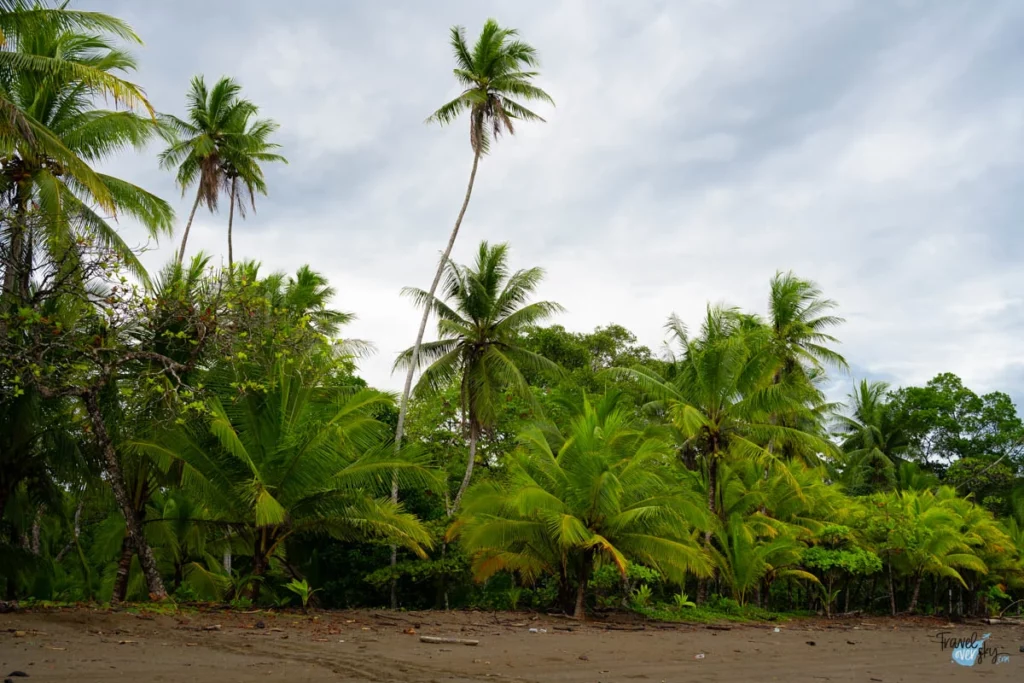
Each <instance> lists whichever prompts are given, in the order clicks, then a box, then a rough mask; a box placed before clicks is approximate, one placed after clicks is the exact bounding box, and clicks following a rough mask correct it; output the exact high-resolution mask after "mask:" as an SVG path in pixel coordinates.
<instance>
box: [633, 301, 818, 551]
mask: <svg viewBox="0 0 1024 683" xmlns="http://www.w3.org/2000/svg"><path fill="white" fill-rule="evenodd" d="M669 328H670V330H671V331H672V332H673V333H674V334H675V335H676V337H677V339H678V340H679V341H680V342H681V344H682V345H683V354H682V357H681V359H680V360H678V361H677V362H676V363H675V364H674V365H673V366H672V367H671V368H670V370H671V377H670V378H669V379H666V378H664V377H661V376H659V375H657V374H656V373H654V372H653V371H651V370H650V369H646V368H617V369H615V370H614V371H613V372H615V373H616V374H618V375H620V376H623V377H628V378H631V379H632V380H634V381H636V382H637V383H639V384H640V386H641V387H643V388H644V389H645V390H646V391H647V392H648V394H649V395H650V396H652V397H653V398H654V399H655V401H656V402H657V404H658V405H660V406H661V407H662V408H663V409H664V410H665V412H666V414H667V415H668V417H669V419H670V420H671V421H672V424H673V426H674V427H675V428H676V430H677V431H678V435H679V437H680V439H681V442H680V444H679V448H680V449H682V450H693V451H695V452H696V453H698V455H699V456H700V457H701V459H702V460H703V463H704V469H705V473H706V482H707V506H708V510H709V512H711V513H712V515H717V511H718V509H719V507H720V506H719V504H718V502H717V501H718V500H720V496H721V491H720V490H719V488H718V486H717V474H718V467H719V463H720V462H721V461H722V460H724V459H725V458H726V457H732V458H736V459H739V460H751V461H753V462H755V463H757V464H758V465H759V466H761V467H769V466H771V467H774V466H776V465H779V464H780V463H781V460H780V459H779V455H778V453H777V452H773V450H772V449H771V448H769V447H768V446H769V444H776V445H792V446H793V447H794V448H796V449H800V450H808V451H814V452H817V453H826V452H829V451H830V446H829V444H828V443H827V442H826V441H825V440H824V439H822V438H820V437H819V436H818V435H816V434H813V433H808V432H806V431H802V430H801V429H799V428H796V427H788V426H786V425H782V424H776V423H775V422H774V421H773V420H772V419H771V416H772V415H777V414H780V413H790V414H799V413H801V412H804V411H805V407H804V403H803V401H802V398H803V396H802V395H801V394H799V393H794V392H792V391H786V390H785V389H784V388H783V387H779V386H777V385H775V384H773V382H772V378H773V376H774V374H775V371H776V369H777V368H778V366H779V362H778V358H777V355H776V353H775V349H774V347H773V345H772V344H771V343H770V338H769V336H768V335H767V334H766V330H765V329H764V327H763V326H761V325H750V320H749V319H747V318H744V317H743V316H740V315H739V314H738V312H737V311H736V310H735V309H726V308H721V307H712V306H709V307H708V309H707V315H706V317H705V320H704V323H703V325H702V329H701V333H700V334H699V335H698V336H697V337H695V338H693V339H690V338H688V336H687V334H686V330H685V328H684V327H683V326H682V324H681V322H680V321H679V320H678V319H676V318H675V317H673V318H671V319H670V320H669ZM779 471H780V472H781V473H783V474H787V473H788V470H786V469H785V468H782V469H779ZM706 538H707V540H708V541H710V538H711V531H710V529H709V530H708V532H707V537H706Z"/></svg>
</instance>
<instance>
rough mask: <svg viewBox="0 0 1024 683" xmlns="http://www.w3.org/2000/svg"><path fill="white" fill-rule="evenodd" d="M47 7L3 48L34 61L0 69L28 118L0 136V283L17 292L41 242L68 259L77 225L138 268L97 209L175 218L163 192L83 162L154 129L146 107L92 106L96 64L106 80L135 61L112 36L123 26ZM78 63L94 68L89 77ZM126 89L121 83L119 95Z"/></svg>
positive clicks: (159, 228) (1, 81)
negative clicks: (18, 131) (22, 131)
mask: <svg viewBox="0 0 1024 683" xmlns="http://www.w3.org/2000/svg"><path fill="white" fill-rule="evenodd" d="M14 14H18V12H15V13H14ZM47 16H48V15H47V14H46V12H42V13H41V14H40V15H38V16H37V18H38V19H39V20H38V21H37V22H36V24H35V25H34V27H33V28H32V30H26V26H25V22H24V21H21V20H20V19H19V21H18V22H16V23H18V25H17V26H16V27H15V28H16V29H19V28H20V29H22V30H21V31H20V32H19V31H17V30H16V32H15V34H14V36H13V38H12V40H14V41H15V42H14V45H13V47H14V48H15V49H14V50H13V51H0V54H2V55H3V56H4V58H5V59H7V61H8V62H11V60H15V61H16V62H18V61H20V62H22V63H24V64H25V65H30V66H31V65H37V66H40V68H38V69H30V68H26V69H19V68H11V69H2V70H0V93H3V95H2V96H0V97H2V99H3V100H4V101H5V102H6V103H7V104H8V105H9V106H10V107H14V108H15V109H17V111H18V112H19V114H18V116H19V117H21V118H23V119H24V120H26V121H30V122H31V126H30V128H31V131H32V136H31V137H27V136H24V135H12V136H0V145H2V146H3V153H4V156H5V161H4V164H3V169H2V171H0V194H2V195H3V196H4V198H5V199H6V202H7V204H8V206H9V207H10V213H9V219H8V220H7V221H6V222H7V226H6V228H7V229H6V231H5V232H6V235H5V236H4V238H5V239H4V240H3V241H4V252H5V254H6V257H5V259H4V261H5V264H4V266H5V267H4V281H3V293H4V294H5V295H7V296H11V295H13V294H15V293H18V297H17V298H18V300H24V299H25V298H26V297H27V296H28V289H29V282H30V280H31V277H32V271H33V263H34V261H35V259H37V258H38V256H39V255H40V252H44V251H45V252H50V253H51V254H58V255H59V256H58V258H60V259H63V260H65V261H72V260H74V258H75V250H74V246H75V245H74V238H73V232H74V230H75V229H76V228H86V229H88V230H90V231H91V232H92V234H93V235H94V237H95V239H96V240H98V241H99V243H100V244H102V245H103V246H105V247H107V248H110V249H111V250H113V251H114V252H115V253H116V255H117V257H118V258H120V259H121V260H122V261H123V262H124V263H125V264H126V265H127V266H128V268H129V269H130V270H131V271H133V272H134V274H135V275H137V276H140V277H142V278H145V270H144V269H143V267H142V265H141V264H140V263H139V261H138V259H137V257H136V256H135V254H134V253H133V252H132V250H131V249H130V248H129V247H128V245H126V244H125V243H124V242H123V240H122V239H121V237H120V236H119V235H118V234H117V232H116V231H115V230H114V228H113V227H112V226H111V225H110V223H109V222H108V218H107V217H105V216H103V215H101V214H102V213H106V214H109V215H112V216H117V215H119V214H120V215H129V216H132V217H134V218H136V219H138V220H139V222H140V223H142V225H144V226H145V227H146V228H147V229H148V230H149V231H150V232H151V234H152V235H154V236H157V235H159V234H160V233H162V232H169V231H170V229H171V225H172V221H173V211H172V210H171V208H170V206H169V205H168V204H167V203H166V202H164V201H163V200H161V199H159V198H157V197H155V196H154V195H152V194H150V193H148V192H146V191H145V190H143V189H141V188H139V187H137V186H136V185H133V184H131V183H129V182H126V181H124V180H121V179H119V178H115V177H113V176H110V175H106V174H102V173H98V172H96V171H94V170H92V168H91V167H90V166H89V164H93V163H97V162H100V161H102V160H104V159H106V158H108V157H109V156H110V155H112V154H115V153H117V152H119V151H121V150H123V149H125V148H128V147H135V148H141V147H142V146H143V145H144V144H145V143H146V142H147V141H148V140H149V139H150V138H151V137H152V135H153V134H154V133H155V132H156V126H155V123H154V120H153V119H152V118H151V117H149V116H143V115H140V114H137V113H135V112H134V111H131V110H123V111H109V110H106V109H100V108H97V106H96V100H97V97H98V96H100V95H103V94H105V93H106V92H108V89H107V88H103V87H101V86H100V85H98V82H99V81H98V77H93V76H95V74H97V73H105V74H108V75H110V77H111V79H110V80H111V83H110V85H111V87H113V86H114V84H113V81H114V80H118V79H117V77H116V74H118V73H126V72H129V71H132V70H133V69H134V68H135V60H134V58H133V57H132V56H131V54H130V53H128V52H127V51H125V50H123V49H121V48H120V47H116V46H115V45H114V42H113V38H114V37H117V36H121V35H122V34H123V33H124V32H125V31H128V29H127V27H126V26H124V25H123V24H121V23H120V22H117V21H116V20H111V21H110V22H108V21H105V20H102V19H98V20H97V21H98V22H99V23H97V24H96V25H95V26H94V27H95V28H104V27H106V28H107V29H108V33H106V34H104V33H92V32H79V31H77V30H75V29H73V28H69V26H68V25H69V24H73V22H61V21H58V20H56V19H50V18H45V17H47ZM100 16H101V15H100ZM0 23H2V22H0ZM109 31H113V32H114V35H110V33H109ZM52 62H60V63H61V64H63V65H65V66H67V65H78V66H79V67H81V71H82V72H83V73H82V74H80V75H81V76H82V78H78V77H76V76H75V74H76V73H77V72H76V70H74V69H71V68H70V67H69V68H55V69H53V70H48V69H46V68H43V67H42V66H41V65H42V64H44V63H52ZM85 72H87V73H88V74H93V76H89V77H88V78H87V79H86V76H85ZM83 79H85V80H83ZM124 87H125V88H128V86H127V85H125V86H124ZM130 91H133V90H131V89H129V90H125V93H126V96H127V94H129V93H130ZM133 101H134V100H133Z"/></svg>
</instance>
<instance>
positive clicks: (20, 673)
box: [7, 671, 28, 678]
mask: <svg viewBox="0 0 1024 683" xmlns="http://www.w3.org/2000/svg"><path fill="white" fill-rule="evenodd" d="M7 675H8V676H9V677H11V678H28V674H27V673H25V672H24V671H12V672H11V673H9V674H7Z"/></svg>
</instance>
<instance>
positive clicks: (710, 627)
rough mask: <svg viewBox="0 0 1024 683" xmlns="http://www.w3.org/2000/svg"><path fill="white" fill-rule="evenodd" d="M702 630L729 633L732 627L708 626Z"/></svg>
mask: <svg viewBox="0 0 1024 683" xmlns="http://www.w3.org/2000/svg"><path fill="white" fill-rule="evenodd" d="M704 628H706V629H707V630H709V631H731V630H732V626H716V625H715V624H708V625H707V626H705V627H704ZM776 630H778V629H776Z"/></svg>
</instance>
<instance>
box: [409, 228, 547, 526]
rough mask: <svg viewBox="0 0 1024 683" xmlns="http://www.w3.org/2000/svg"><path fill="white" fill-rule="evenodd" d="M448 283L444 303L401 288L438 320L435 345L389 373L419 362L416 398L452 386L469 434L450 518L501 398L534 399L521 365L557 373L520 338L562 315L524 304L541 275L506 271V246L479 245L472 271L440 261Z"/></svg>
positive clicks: (537, 271) (413, 352) (538, 305)
mask: <svg viewBox="0 0 1024 683" xmlns="http://www.w3.org/2000/svg"><path fill="white" fill-rule="evenodd" d="M445 270H446V271H447V273H448V277H447V279H446V281H445V285H444V288H443V298H438V297H435V296H434V295H433V294H432V293H430V292H425V291H423V290H422V289H412V288H410V289H407V290H405V293H406V294H408V295H410V296H412V297H413V299H414V300H415V301H416V303H417V305H419V306H423V307H424V308H426V309H427V310H428V311H433V312H434V313H435V314H436V315H437V316H438V322H437V332H438V336H439V337H440V339H438V340H437V341H434V342H428V343H426V344H423V345H422V346H421V347H420V353H417V349H416V347H415V346H414V347H412V348H410V349H406V350H405V351H403V352H402V353H401V354H399V356H398V359H397V360H396V361H395V367H396V368H401V367H408V368H411V369H412V370H419V369H420V367H421V366H422V365H424V364H426V363H430V365H429V366H428V367H427V368H426V369H425V370H424V371H423V374H422V376H421V377H420V381H419V383H418V384H417V385H416V390H417V392H418V393H424V394H426V393H431V392H438V391H442V390H444V389H446V388H448V387H449V386H451V385H452V384H453V383H454V382H458V383H459V387H460V396H461V401H462V414H463V419H464V420H465V422H466V424H467V427H468V430H469V458H468V460H467V462H466V474H465V476H464V477H463V479H462V484H461V485H460V486H459V489H458V492H457V493H456V494H455V498H454V499H453V500H452V502H451V504H450V505H449V506H448V514H449V516H450V515H453V514H454V513H455V511H456V510H457V509H458V508H459V501H460V500H462V495H463V494H464V493H465V491H466V488H467V487H468V486H469V482H470V479H471V478H472V476H473V463H474V461H475V460H476V447H477V441H478V440H479V438H480V435H481V433H482V432H483V431H484V430H485V429H487V428H488V427H490V426H492V425H493V424H494V422H495V420H496V419H497V407H498V405H500V403H499V402H500V401H501V400H502V398H503V396H504V392H505V391H507V390H511V391H513V392H515V393H516V394H518V395H519V396H521V397H522V398H524V399H525V400H527V401H533V393H532V392H531V391H530V387H529V385H528V384H527V382H526V379H525V378H524V377H523V375H522V373H521V372H520V367H528V368H530V369H535V370H540V369H544V370H551V371H553V372H556V373H557V372H560V369H559V367H558V366H557V365H556V364H555V363H552V362H551V361H549V360H548V359H546V358H544V357H543V356H540V355H538V354H536V353H534V352H532V351H529V350H527V349H526V348H524V347H523V346H522V345H521V344H520V335H521V333H522V332H523V331H524V330H525V329H526V328H528V327H530V326H532V325H536V324H537V323H539V322H541V321H543V320H544V319H546V318H547V317H549V316H550V315H552V314H554V313H556V312H558V311H560V310H562V308H561V306H559V305H558V304H555V303H552V302H550V301H537V302H534V303H532V304H526V301H527V300H528V299H529V298H530V295H531V294H532V293H533V292H534V290H535V289H536V288H537V285H538V284H539V283H540V280H541V278H542V277H543V276H544V271H543V270H542V269H540V268H529V269H527V270H518V271H516V272H514V273H510V272H509V270H508V245H505V244H498V245H496V246H493V247H492V246H490V245H489V244H488V243H487V242H481V243H480V249H479V250H478V252H477V258H476V263H475V265H474V266H473V267H471V268H470V267H467V266H460V265H458V264H456V263H453V262H451V261H448V262H446V269H445Z"/></svg>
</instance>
